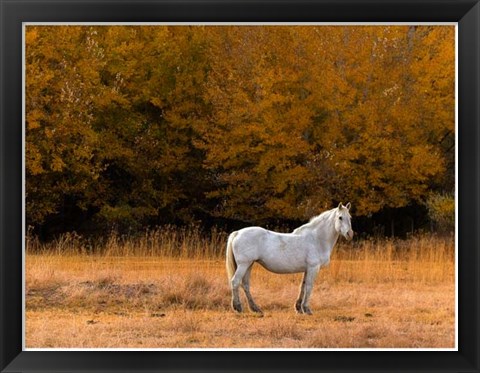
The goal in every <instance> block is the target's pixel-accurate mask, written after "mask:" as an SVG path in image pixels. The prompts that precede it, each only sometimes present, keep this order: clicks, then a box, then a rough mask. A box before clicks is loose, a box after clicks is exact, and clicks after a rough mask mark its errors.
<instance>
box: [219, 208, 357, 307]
mask: <svg viewBox="0 0 480 373" xmlns="http://www.w3.org/2000/svg"><path fill="white" fill-rule="evenodd" d="M349 210H350V202H349V203H347V205H346V206H343V205H342V204H341V203H340V204H339V205H338V207H337V208H334V209H332V210H329V211H325V212H324V213H322V214H320V215H318V216H315V217H313V218H312V219H311V220H310V222H308V223H307V224H305V225H302V226H301V227H299V228H297V229H295V230H294V231H293V232H292V233H277V232H272V231H269V230H266V229H264V228H261V227H248V228H244V229H241V230H239V231H236V232H233V233H231V234H230V236H229V237H228V242H227V274H228V279H229V281H230V286H231V290H232V308H233V309H234V310H235V311H237V312H242V303H241V301H240V296H239V291H238V288H239V287H240V285H241V286H242V287H243V290H244V291H245V295H246V296H247V301H248V306H249V307H250V310H252V311H253V312H259V313H261V312H262V311H261V310H260V308H259V307H258V306H257V305H256V303H255V302H254V301H253V298H252V295H251V294H250V273H251V270H252V266H253V264H254V263H255V262H258V263H260V264H261V265H262V266H263V267H265V268H266V269H268V270H269V271H272V272H275V273H299V272H303V273H304V275H303V281H302V284H301V286H300V294H299V296H298V299H297V301H296V302H295V309H296V311H297V312H299V313H305V314H308V315H311V314H312V311H311V310H310V307H309V306H308V304H309V299H310V294H311V292H312V288H313V282H314V281H315V278H316V276H317V274H318V271H319V269H320V267H322V266H325V265H327V264H328V263H329V262H330V255H331V253H332V249H333V246H334V245H335V243H336V242H337V239H338V236H339V235H340V234H341V235H343V236H344V237H345V238H346V239H348V240H351V239H352V238H353V231H352V226H351V222H350V218H351V216H350V213H349Z"/></svg>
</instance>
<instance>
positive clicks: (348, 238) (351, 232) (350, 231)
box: [345, 229, 354, 241]
mask: <svg viewBox="0 0 480 373" xmlns="http://www.w3.org/2000/svg"><path fill="white" fill-rule="evenodd" d="M353 234H354V233H353V231H352V230H351V229H350V230H349V231H348V232H347V237H345V238H346V239H347V240H349V241H350V240H351V239H352V238H353Z"/></svg>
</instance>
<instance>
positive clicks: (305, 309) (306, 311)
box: [302, 307, 313, 316]
mask: <svg viewBox="0 0 480 373" xmlns="http://www.w3.org/2000/svg"><path fill="white" fill-rule="evenodd" d="M302 311H303V313H304V314H305V315H310V316H311V315H313V312H312V310H311V309H310V307H302Z"/></svg>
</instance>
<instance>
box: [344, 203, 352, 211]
mask: <svg viewBox="0 0 480 373" xmlns="http://www.w3.org/2000/svg"><path fill="white" fill-rule="evenodd" d="M350 206H352V205H351V204H350V202H348V203H347V205H346V206H345V207H346V208H347V210H350Z"/></svg>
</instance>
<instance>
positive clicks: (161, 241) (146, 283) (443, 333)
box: [26, 229, 455, 348]
mask: <svg viewBox="0 0 480 373" xmlns="http://www.w3.org/2000/svg"><path fill="white" fill-rule="evenodd" d="M224 248H225V235H223V234H221V233H216V232H213V234H212V235H211V236H209V238H204V237H202V236H201V235H200V234H199V233H198V232H195V231H191V230H190V231H189V230H184V231H175V230H173V229H171V230H167V231H163V232H158V231H157V232H149V233H146V234H145V236H143V237H140V238H136V239H122V238H121V237H118V236H115V235H112V236H111V237H110V238H109V239H108V240H107V241H106V242H103V243H101V244H98V245H96V246H95V245H91V244H89V243H88V242H86V241H84V240H82V239H80V238H79V237H77V236H75V235H67V236H64V237H63V238H62V239H59V240H57V241H55V242H52V243H50V244H46V245H42V244H40V243H39V242H38V241H36V240H34V239H31V238H29V239H28V240H27V255H26V347H27V348H207V347H208V348H452V347H454V340H455V286H454V282H455V281H454V278H455V275H454V268H455V265H454V256H455V255H454V242H453V238H452V237H448V238H438V237H433V236H422V237H413V238H410V239H408V240H405V241H400V240H380V241H375V240H372V241H357V242H353V243H345V242H343V241H341V242H339V244H338V245H337V247H336V249H335V250H334V254H333V256H332V260H331V263H330V265H329V267H327V268H324V269H322V270H321V271H320V274H319V277H318V278H317V280H316V283H315V287H314V290H313V294H312V302H311V306H312V310H313V312H314V315H313V316H307V315H297V314H296V313H295V312H294V308H293V303H294V302H295V299H296V296H297V292H298V287H299V284H300V280H301V274H297V275H276V274H273V273H270V272H267V271H266V270H264V269H263V268H261V266H259V265H256V266H255V267H254V270H253V273H252V294H253V296H254V298H255V300H256V301H257V303H258V304H259V305H260V307H262V308H263V311H264V312H265V314H264V315H263V317H260V316H258V315H256V314H253V313H250V312H249V311H247V312H245V313H243V314H236V313H234V312H233V311H231V310H230V307H229V303H230V291H229V288H228V284H227V279H226V274H225V269H224V261H223V252H224Z"/></svg>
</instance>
